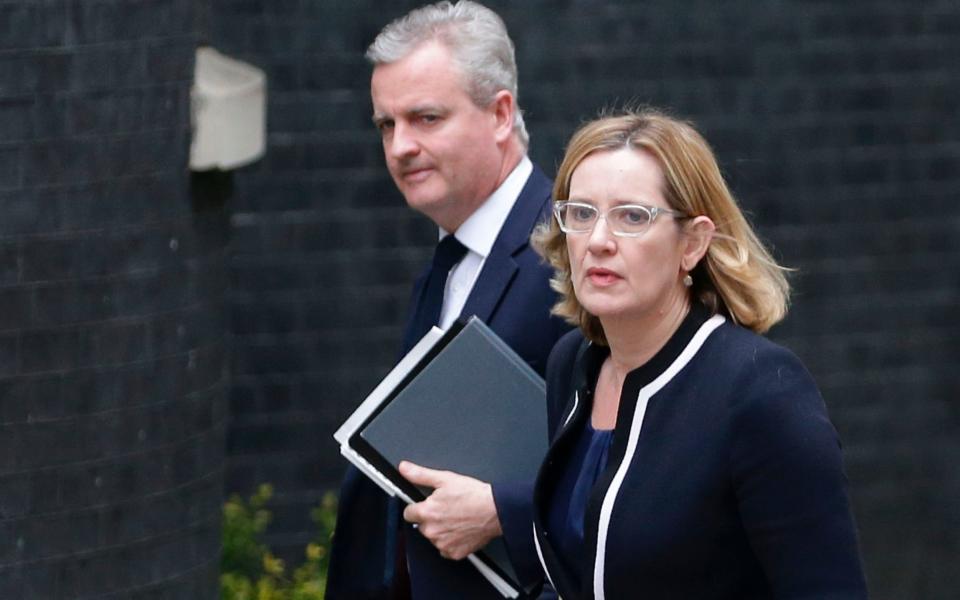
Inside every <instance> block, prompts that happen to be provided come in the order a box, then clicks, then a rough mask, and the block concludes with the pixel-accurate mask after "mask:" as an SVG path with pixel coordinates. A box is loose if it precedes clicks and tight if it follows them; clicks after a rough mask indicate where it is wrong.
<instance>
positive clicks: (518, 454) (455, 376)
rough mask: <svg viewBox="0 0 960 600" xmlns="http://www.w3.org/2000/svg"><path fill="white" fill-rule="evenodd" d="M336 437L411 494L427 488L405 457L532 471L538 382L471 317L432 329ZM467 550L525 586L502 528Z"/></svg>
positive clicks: (515, 591) (522, 476) (490, 571)
mask: <svg viewBox="0 0 960 600" xmlns="http://www.w3.org/2000/svg"><path fill="white" fill-rule="evenodd" d="M334 437H335V438H336V439H337V441H338V442H340V446H341V452H342V453H343V454H344V456H345V457H347V459H348V460H350V461H351V462H353V463H354V464H356V465H357V466H358V467H359V468H360V470H361V471H363V472H364V473H365V474H366V475H367V476H368V477H370V478H371V479H373V480H374V481H375V482H377V483H378V484H379V485H380V486H381V487H382V488H383V489H384V490H385V491H387V493H389V494H391V495H399V496H400V497H401V498H403V499H404V500H406V501H407V502H419V501H421V500H423V499H425V498H426V495H427V494H429V493H430V490H424V489H418V488H417V487H416V486H414V485H413V484H411V483H410V482H408V481H407V480H406V479H404V478H403V477H402V476H401V475H400V473H399V471H398V470H397V466H398V465H399V464H400V461H402V460H409V461H412V462H414V463H417V464H419V465H423V466H425V467H429V468H432V469H444V470H449V471H454V472H456V473H462V474H464V475H469V476H471V477H475V478H477V479H479V480H481V481H533V480H534V478H535V477H536V474H537V470H538V469H539V467H540V462H541V461H542V459H543V456H544V454H545V453H546V450H547V425H546V406H545V390H544V382H543V379H542V378H541V377H540V376H539V375H538V374H537V373H536V372H535V371H534V370H533V369H531V368H530V366H529V365H527V363H526V362H524V360H523V359H522V358H520V356H519V355H517V354H516V352H514V351H513V350H512V349H511V348H510V347H509V346H507V344H506V343H505V342H504V341H503V340H501V339H500V338H499V337H497V335H496V334H495V333H494V332H493V331H492V330H491V329H490V328H489V327H487V326H486V325H485V324H484V323H483V322H482V321H481V320H480V319H478V318H476V317H471V318H470V319H469V320H468V321H467V322H466V323H463V322H457V323H455V324H454V325H453V326H452V327H451V328H450V329H449V330H447V331H446V332H441V331H440V330H439V329H436V328H434V329H433V330H432V331H431V332H430V333H428V334H427V335H426V336H425V337H424V339H423V340H421V341H420V343H418V344H417V345H416V346H415V347H414V348H413V349H412V350H411V351H410V353H409V354H408V355H407V356H405V357H404V358H403V359H402V360H401V361H400V363H398V365H397V367H396V368H394V370H393V371H391V372H390V374H388V375H387V377H386V378H384V380H383V382H382V383H381V384H380V385H379V386H377V388H376V389H375V390H374V391H373V392H372V393H371V394H370V396H368V397H367V399H366V400H365V401H364V402H363V403H362V404H361V405H360V407H359V408H358V409H357V411H356V412H354V414H353V415H352V416H351V417H350V418H348V419H347V421H346V422H345V423H344V425H343V426H342V427H341V428H340V429H339V430H338V431H337V433H336V434H335V435H334ZM531 535H532V534H531ZM470 560H471V562H473V564H474V565H475V566H476V567H477V568H478V569H479V570H480V571H481V573H483V574H484V576H485V577H487V579H488V580H490V582H491V584H493V585H494V586H495V587H496V588H497V589H498V590H499V591H500V592H501V593H502V594H503V595H504V596H505V597H508V598H515V597H517V596H518V595H519V593H520V591H521V590H522V589H523V588H522V586H521V585H520V583H519V582H518V581H517V576H516V574H515V573H514V571H513V568H512V566H511V565H510V562H509V560H508V558H507V552H506V547H505V545H504V543H503V540H502V538H497V539H495V540H493V541H491V542H490V543H489V544H488V545H487V546H486V547H485V548H484V549H483V550H482V551H480V552H477V553H476V554H475V555H473V556H471V559H470Z"/></svg>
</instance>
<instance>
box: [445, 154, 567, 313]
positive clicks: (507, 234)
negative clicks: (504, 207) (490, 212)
mask: <svg viewBox="0 0 960 600" xmlns="http://www.w3.org/2000/svg"><path fill="white" fill-rule="evenodd" d="M551 187H552V184H551V182H550V179H549V178H547V176H546V175H544V173H543V171H541V170H540V169H539V168H538V167H537V166H536V165H534V166H533V172H532V173H531V174H530V177H529V178H528V179H527V182H526V184H524V186H523V190H522V191H521V192H520V196H519V197H518V198H517V201H516V202H515V203H514V205H513V209H511V211H510V215H509V216H508V217H507V220H506V221H505V222H504V224H503V228H502V229H501V230H500V234H499V235H498V236H497V240H496V241H495V242H494V243H493V247H492V248H491V249H490V255H489V256H488V257H487V260H486V261H485V262H484V264H483V269H482V270H481V271H480V275H479V276H478V277H477V281H476V283H474V285H473V290H472V291H471V292H470V296H469V297H468V298H467V302H466V304H464V306H463V311H462V312H461V313H460V314H461V316H462V317H469V316H471V315H477V316H478V317H480V319H481V320H483V321H484V322H489V320H490V316H491V315H492V314H493V312H494V311H495V310H496V308H497V306H498V305H499V304H500V300H501V299H502V298H503V296H504V294H506V291H507V289H508V287H509V286H510V282H511V281H512V280H513V278H514V277H515V276H516V273H517V270H518V268H519V267H518V266H517V263H516V261H515V260H514V257H515V256H516V255H517V253H519V252H520V251H522V250H524V249H525V248H526V247H527V246H528V245H529V243H530V233H531V232H532V231H533V228H534V226H535V225H536V224H537V222H539V221H540V220H541V219H543V218H545V215H548V214H549V210H550V192H551Z"/></svg>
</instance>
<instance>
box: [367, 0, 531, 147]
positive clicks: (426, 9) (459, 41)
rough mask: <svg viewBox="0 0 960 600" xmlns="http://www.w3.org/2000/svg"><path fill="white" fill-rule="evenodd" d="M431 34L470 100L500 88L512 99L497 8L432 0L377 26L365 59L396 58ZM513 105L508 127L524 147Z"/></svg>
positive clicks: (480, 100)
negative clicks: (450, 58)
mask: <svg viewBox="0 0 960 600" xmlns="http://www.w3.org/2000/svg"><path fill="white" fill-rule="evenodd" d="M434 40H436V41H438V42H440V43H442V44H443V45H444V46H446V47H447V48H448V49H449V50H450V52H451V54H452V55H453V60H454V63H455V64H456V65H457V66H458V67H459V68H460V70H461V71H462V72H463V74H464V76H465V77H466V82H465V83H466V85H467V90H466V91H467V93H468V94H469V95H470V97H471V99H473V102H474V104H476V105H477V106H480V107H486V106H489V105H490V103H491V102H493V99H494V96H496V94H497V92H499V91H500V90H507V91H509V92H510V93H511V94H513V98H514V103H516V99H517V61H516V58H515V57H514V49H513V42H512V41H511V40H510V36H509V35H508V34H507V26H506V25H504V23H503V19H501V18H500V17H499V15H497V13H495V12H493V11H492V10H490V9H489V8H487V7H485V6H483V5H481V4H477V3H476V2H471V0H460V1H459V2H457V3H456V4H451V3H450V2H447V1H444V2H437V3H436V4H430V5H428V6H423V7H421V8H417V9H415V10H412V11H410V12H409V13H407V15H405V16H403V17H400V18H399V19H397V20H395V21H393V22H392V23H390V24H389V25H387V26H386V27H384V28H383V31H381V32H380V34H379V35H378V36H377V39H375V40H373V43H372V44H370V47H369V48H368V49H367V54H366V56H367V60H369V61H370V62H371V63H373V64H374V65H375V66H376V65H381V64H389V63H392V62H396V61H398V60H400V59H402V58H404V57H405V56H406V55H408V54H409V53H410V52H412V51H413V50H415V49H416V48H417V47H418V46H420V45H421V44H423V43H425V42H429V41H434ZM514 109H515V110H514V121H513V130H514V133H516V135H517V138H518V139H519V140H520V143H521V144H523V147H524V148H526V147H527V145H528V144H529V142H530V136H529V135H528V134H527V128H526V125H524V123H523V115H522V114H521V111H520V107H519V106H518V105H515V106H514Z"/></svg>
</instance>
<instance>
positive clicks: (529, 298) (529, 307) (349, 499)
mask: <svg viewBox="0 0 960 600" xmlns="http://www.w3.org/2000/svg"><path fill="white" fill-rule="evenodd" d="M550 194H551V182H550V180H549V179H548V178H547V177H546V176H545V175H544V174H543V172H542V171H541V170H540V169H539V168H537V167H536V166H534V170H533V173H532V174H531V175H530V177H529V179H528V180H527V182H526V184H525V186H524V188H523V190H522V191H521V193H520V196H519V197H518V199H517V202H516V203H515V204H514V207H513V209H512V210H511V212H510V214H509V216H508V217H507V220H506V222H505V223H504V225H503V228H502V229H501V231H500V234H499V235H498V236H497V239H496V241H495V242H494V245H493V247H492V248H491V250H490V255H489V256H488V257H487V260H486V261H485V262H484V265H483V269H482V271H481V272H480V275H479V277H478V278H477V281H476V283H475V284H474V286H473V290H472V291H471V293H470V296H469V297H468V298H467V302H466V304H465V306H464V308H463V312H462V313H461V315H462V316H464V317H467V316H470V315H477V316H478V317H480V318H481V319H482V320H483V321H484V322H485V323H486V324H487V325H489V326H490V328H491V329H493V330H494V331H495V332H496V333H497V334H498V335H499V336H500V337H501V338H503V340H504V341H506V342H507V344H509V345H510V346H511V347H512V348H513V349H514V350H515V351H516V352H517V353H518V354H520V356H522V357H523V358H524V360H526V361H527V363H529V364H530V365H531V366H532V367H533V368H534V369H535V370H536V371H537V372H538V373H540V374H543V373H544V370H545V368H546V362H547V356H548V355H549V353H550V349H551V348H552V347H553V344H554V342H556V340H557V339H559V337H560V336H561V335H563V334H564V333H565V332H566V331H568V330H569V327H568V326H567V325H566V324H565V323H563V322H562V321H561V320H559V319H557V318H556V317H551V316H550V314H549V313H550V308H551V307H552V306H553V304H554V303H555V302H556V300H557V298H556V294H555V293H554V292H553V291H552V290H551V289H550V286H549V278H550V277H551V275H552V270H551V269H550V267H549V266H547V265H546V264H544V263H543V261H542V260H541V259H540V257H539V256H538V255H537V254H536V253H535V252H534V251H533V249H532V248H531V247H530V245H529V239H530V234H531V232H532V231H533V229H534V227H535V226H536V224H537V223H539V222H541V221H542V220H544V219H547V218H549V216H550ZM425 280H426V270H425V271H424V274H423V275H421V277H420V278H419V279H418V280H417V282H416V283H415V285H414V290H413V295H412V300H411V307H410V311H409V313H408V319H407V321H408V322H407V327H406V329H405V334H404V348H405V349H409V348H410V347H412V345H413V344H414V343H415V342H416V341H417V340H412V339H409V338H410V337H411V333H410V329H411V326H412V323H411V322H412V316H413V315H414V314H416V310H417V303H418V302H419V301H420V295H421V290H422V287H423V285H424V283H425ZM492 484H493V490H494V500H495V502H496V505H497V513H498V515H499V517H500V522H501V525H502V527H503V530H504V539H505V541H506V543H507V549H508V552H509V553H510V557H511V560H512V561H513V563H514V565H515V567H516V568H517V569H518V571H520V572H524V573H531V572H537V571H538V570H539V568H538V567H537V562H536V561H537V559H536V551H535V549H534V547H533V536H532V533H531V523H532V515H531V511H530V509H531V505H530V498H531V496H532V487H533V482H492ZM388 500H389V499H388V498H387V496H386V495H385V494H384V493H383V491H381V490H380V489H379V488H378V487H376V485H375V484H373V483H371V482H370V481H369V480H367V478H366V477H364V476H363V475H361V474H360V473H359V471H357V470H356V469H354V468H352V467H351V468H349V469H348V471H347V475H346V477H345V479H344V483H343V486H342V487H341V491H340V509H339V514H338V518H337V527H336V532H335V534H334V542H333V550H332V555H331V562H330V575H329V579H328V584H327V599H328V600H361V599H365V598H378V599H379V598H383V599H386V598H392V597H393V596H392V594H391V591H390V590H391V586H392V585H393V582H394V580H395V577H396V566H397V563H398V561H397V557H396V556H395V555H394V549H395V548H396V534H395V533H394V532H395V531H396V529H397V527H399V526H400V522H401V521H402V519H401V518H400V512H401V510H400V509H401V507H400V503H399V502H398V501H388ZM404 526H405V525H404ZM404 540H405V545H406V551H407V564H408V567H409V572H410V582H411V588H412V592H413V598H414V600H427V599H438V600H441V599H442V600H449V599H453V598H456V599H458V600H469V599H473V598H477V599H480V598H485V599H499V598H502V597H501V596H500V595H499V594H497V592H496V591H495V590H494V588H493V587H492V586H491V585H490V584H489V583H488V582H487V581H486V580H485V579H483V578H482V577H481V576H480V575H479V573H478V572H477V571H476V569H474V567H473V566H472V565H470V563H469V562H467V561H451V560H446V559H444V558H442V557H441V556H440V554H439V553H438V552H437V550H436V549H435V548H434V547H433V546H432V545H431V544H430V543H429V542H428V541H427V540H426V539H425V538H424V537H423V536H421V535H420V534H419V532H417V531H416V530H413V529H411V528H409V527H406V526H405V535H404Z"/></svg>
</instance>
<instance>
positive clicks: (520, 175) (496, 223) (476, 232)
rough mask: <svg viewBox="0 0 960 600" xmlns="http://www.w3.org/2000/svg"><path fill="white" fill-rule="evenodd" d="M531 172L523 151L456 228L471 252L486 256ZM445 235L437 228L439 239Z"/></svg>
mask: <svg viewBox="0 0 960 600" xmlns="http://www.w3.org/2000/svg"><path fill="white" fill-rule="evenodd" d="M531 173H533V163H532V162H530V159H529V158H528V157H527V156H526V155H524V157H523V159H522V160H521V161H520V162H519V163H518V164H517V166H516V167H514V168H513V171H511V172H510V174H509V175H508V176H507V178H506V179H504V180H503V183H501V184H500V187H498V188H497V189H496V190H494V192H493V194H491V195H490V197H489V198H487V199H486V200H485V201H484V202H483V204H481V205H480V207H479V208H478V209H477V210H475V211H473V214H472V215H470V216H469V217H468V218H467V220H466V221H464V222H463V224H462V225H460V227H459V228H458V229H457V232H456V234H455V235H456V236H457V239H458V240H459V241H460V243H461V244H463V245H464V246H466V247H467V249H468V250H470V251H471V252H473V253H475V254H479V255H480V256H482V257H483V258H486V257H487V255H488V254H490V249H491V248H492V247H493V243H494V242H495V241H496V240H497V236H498V235H500V228H502V227H503V223H504V222H505V221H506V220H507V215H509V214H510V210H511V209H512V208H513V205H514V203H515V202H516V201H517V198H518V197H519V196H520V192H521V191H523V186H524V185H525V184H526V183H527V179H529V178H530V174H531ZM445 235H447V232H446V231H444V230H443V228H440V239H443V236H445Z"/></svg>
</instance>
